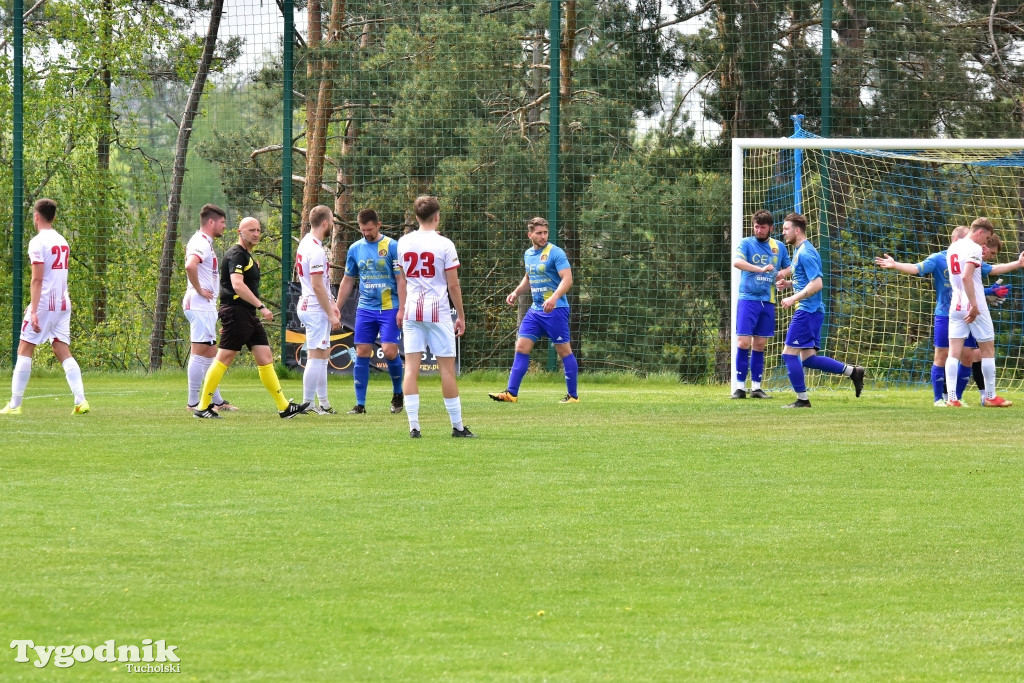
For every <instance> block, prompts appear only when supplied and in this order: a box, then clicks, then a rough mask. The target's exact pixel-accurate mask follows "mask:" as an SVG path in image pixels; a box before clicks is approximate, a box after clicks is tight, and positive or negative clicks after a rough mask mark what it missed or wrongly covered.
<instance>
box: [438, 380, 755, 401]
mask: <svg viewBox="0 0 1024 683" xmlns="http://www.w3.org/2000/svg"><path fill="white" fill-rule="evenodd" d="M733 388H734V389H738V390H739V391H746V390H747V381H746V380H743V381H742V382H736V383H735V386H734V387H733ZM446 400H447V399H446Z"/></svg>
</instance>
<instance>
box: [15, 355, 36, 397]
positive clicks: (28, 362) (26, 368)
mask: <svg viewBox="0 0 1024 683" xmlns="http://www.w3.org/2000/svg"><path fill="white" fill-rule="evenodd" d="M31 374H32V356H18V360H17V361H16V362H15V364H14V376H13V377H11V407H12V408H17V407H18V406H20V405H21V399H22V397H23V396H24V395H25V387H27V386H28V378H29V376H30V375H31Z"/></svg>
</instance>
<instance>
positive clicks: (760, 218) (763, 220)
mask: <svg viewBox="0 0 1024 683" xmlns="http://www.w3.org/2000/svg"><path fill="white" fill-rule="evenodd" d="M754 222H755V223H757V224H758V225H775V216H773V215H772V212H771V211H768V210H767V209H758V210H757V211H755V212H754Z"/></svg>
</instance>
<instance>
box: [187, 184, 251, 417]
mask: <svg viewBox="0 0 1024 683" xmlns="http://www.w3.org/2000/svg"><path fill="white" fill-rule="evenodd" d="M226 218H227V215H226V214H225V213H224V209H222V208H220V207H219V206H216V205H215V204H206V205H204V206H203V208H202V209H200V210H199V230H197V231H196V234H194V235H192V237H191V238H190V239H189V241H188V244H187V245H186V246H185V278H186V279H187V280H188V285H187V286H186V288H185V296H184V297H182V300H181V308H182V310H183V311H184V312H185V318H186V320H188V324H189V328H190V329H189V341H190V342H191V348H190V353H189V357H188V403H187V407H188V410H189V412H193V411H194V410H195V409H196V408H197V407H198V406H199V391H200V389H202V388H203V378H204V377H206V371H207V370H209V369H210V366H211V365H213V359H214V358H215V357H216V356H217V303H216V302H217V290H218V289H219V285H218V283H217V280H218V278H219V277H220V273H219V271H218V270H217V268H218V265H217V252H215V251H214V249H213V241H214V240H215V239H217V238H219V237H220V236H221V235H223V234H224V226H225V220H226ZM213 409H214V410H238V409H237V408H236V407H235V406H233V405H231V404H230V403H228V402H227V401H225V400H224V398H223V397H222V396H221V395H220V390H219V389H218V390H217V393H216V394H214V396H213Z"/></svg>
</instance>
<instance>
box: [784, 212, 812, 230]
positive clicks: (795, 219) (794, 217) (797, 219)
mask: <svg viewBox="0 0 1024 683" xmlns="http://www.w3.org/2000/svg"><path fill="white" fill-rule="evenodd" d="M783 222H785V223H792V224H793V225H795V226H796V227H798V228H800V232H807V217H806V216H804V215H803V214H800V213H791V214H789V215H787V216H786V218H785V221H783Z"/></svg>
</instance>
